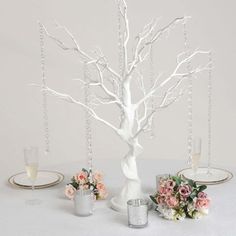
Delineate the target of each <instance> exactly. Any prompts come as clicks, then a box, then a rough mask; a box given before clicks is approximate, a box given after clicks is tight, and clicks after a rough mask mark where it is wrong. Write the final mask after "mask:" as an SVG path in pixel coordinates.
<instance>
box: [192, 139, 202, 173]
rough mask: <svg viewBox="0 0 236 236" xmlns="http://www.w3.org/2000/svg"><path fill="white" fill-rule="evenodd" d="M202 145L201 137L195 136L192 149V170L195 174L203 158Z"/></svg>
mask: <svg viewBox="0 0 236 236" xmlns="http://www.w3.org/2000/svg"><path fill="white" fill-rule="evenodd" d="M201 147H202V140H201V138H199V137H195V138H194V140H193V151H192V162H191V165H192V170H193V174H194V175H196V174H197V169H198V167H199V162H200V158H201Z"/></svg>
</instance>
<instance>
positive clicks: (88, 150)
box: [84, 63, 93, 182]
mask: <svg viewBox="0 0 236 236" xmlns="http://www.w3.org/2000/svg"><path fill="white" fill-rule="evenodd" d="M90 77H91V76H90V71H89V68H88V65H87V64H86V63H84V81H85V87H84V96H85V105H86V106H88V107H90V106H91V101H90V96H91V94H90V86H89V82H90ZM85 132H86V134H85V136H86V156H87V161H88V170H89V173H90V175H89V177H90V179H89V181H90V182H92V169H93V150H92V129H91V114H90V113H89V111H88V110H86V112H85Z"/></svg>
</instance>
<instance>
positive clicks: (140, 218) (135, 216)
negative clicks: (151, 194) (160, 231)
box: [127, 199, 148, 228]
mask: <svg viewBox="0 0 236 236" xmlns="http://www.w3.org/2000/svg"><path fill="white" fill-rule="evenodd" d="M127 210H128V225H129V227H131V228H143V227H146V226H147V225H148V200H145V199H131V200H129V201H128V202H127Z"/></svg>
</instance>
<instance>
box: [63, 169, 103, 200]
mask: <svg viewBox="0 0 236 236" xmlns="http://www.w3.org/2000/svg"><path fill="white" fill-rule="evenodd" d="M79 189H84V190H86V189H91V190H92V191H93V193H94V196H95V198H96V200H99V199H105V198H106V197H107V190H106V187H105V185H104V183H103V175H102V174H101V173H100V172H95V173H94V174H92V172H89V171H88V170H86V169H84V168H83V169H82V170H81V171H80V172H79V173H77V174H76V175H74V176H73V177H72V179H71V183H69V184H67V185H66V188H65V195H66V197H68V198H69V199H71V200H72V199H74V195H75V193H76V191H77V190H79Z"/></svg>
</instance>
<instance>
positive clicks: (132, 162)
mask: <svg viewBox="0 0 236 236" xmlns="http://www.w3.org/2000/svg"><path fill="white" fill-rule="evenodd" d="M132 141H133V143H132V144H129V148H130V150H129V152H128V153H127V155H126V156H125V157H124V158H123V159H122V161H121V169H122V172H123V174H124V176H125V184H124V186H123V188H122V190H121V192H120V194H119V195H118V196H115V197H113V198H112V199H111V206H112V208H113V209H115V210H117V211H121V212H125V211H126V209H127V201H128V200H129V199H137V198H143V193H142V190H141V181H140V179H139V176H138V171H137V165H136V157H137V156H138V155H139V154H140V153H141V152H142V147H141V146H140V145H139V144H138V142H137V141H136V140H132Z"/></svg>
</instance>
